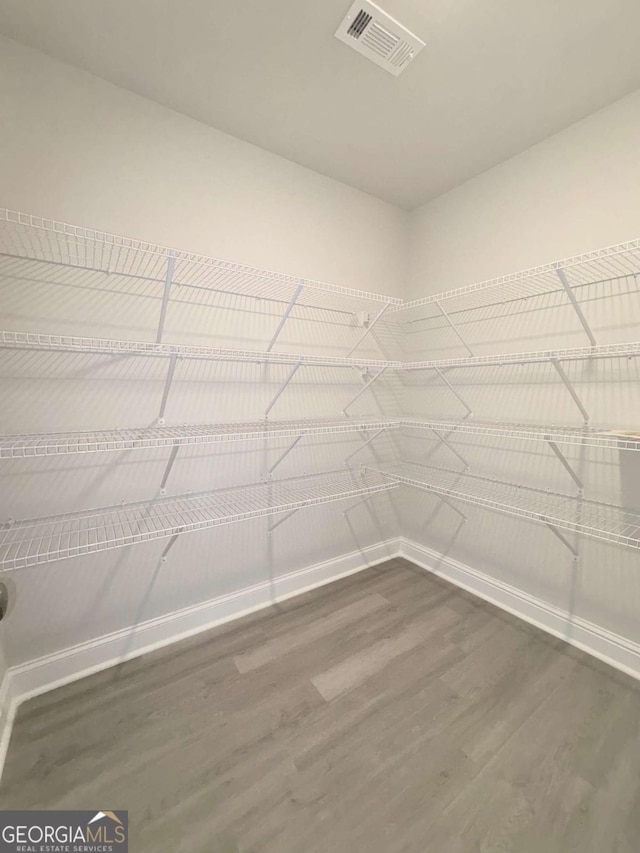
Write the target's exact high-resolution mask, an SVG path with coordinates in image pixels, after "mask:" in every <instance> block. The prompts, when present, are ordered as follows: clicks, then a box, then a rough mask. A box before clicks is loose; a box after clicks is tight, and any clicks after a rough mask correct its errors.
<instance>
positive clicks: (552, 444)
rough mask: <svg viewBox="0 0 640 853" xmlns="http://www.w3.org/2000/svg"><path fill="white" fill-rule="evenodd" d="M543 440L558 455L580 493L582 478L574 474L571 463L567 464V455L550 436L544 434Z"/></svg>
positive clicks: (582, 487)
mask: <svg viewBox="0 0 640 853" xmlns="http://www.w3.org/2000/svg"><path fill="white" fill-rule="evenodd" d="M545 440H546V442H547V444H548V445H549V447H550V448H551V449H552V450H553V452H554V453H555V455H556V456H557V457H558V459H559V460H560V463H561V464H562V466H563V468H565V470H566V471H567V472H568V474H569V476H570V477H571V479H572V480H573V482H574V483H575V484H576V486H577V487H578V491H579V493H580V494H582V493H583V492H584V483H583V482H582V480H581V479H580V477H579V476H578V475H577V474H576V472H575V471H574V470H573V468H572V467H571V465H570V464H569V461H568V459H567V457H566V456H565V455H564V453H563V452H562V451H561V450H560V448H559V447H558V445H557V444H556V443H555V441H553V439H552V438H551V436H546V437H545Z"/></svg>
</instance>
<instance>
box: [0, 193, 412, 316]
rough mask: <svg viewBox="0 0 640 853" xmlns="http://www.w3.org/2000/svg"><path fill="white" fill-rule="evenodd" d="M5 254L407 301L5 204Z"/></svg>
mask: <svg viewBox="0 0 640 853" xmlns="http://www.w3.org/2000/svg"><path fill="white" fill-rule="evenodd" d="M0 255H3V256H5V257H6V258H16V259H23V260H30V261H38V262H41V263H44V264H49V265H57V266H66V267H74V268H80V269H84V270H87V271H91V272H100V273H105V274H108V275H117V276H125V277H128V278H130V279H132V280H137V281H147V282H156V283H157V284H164V282H165V280H166V275H167V268H168V264H169V261H171V264H172V268H173V269H172V283H173V284H175V285H176V286H177V287H185V288H187V287H192V288H196V289H200V290H208V291H212V292H219V293H223V294H227V295H236V296H249V297H254V298H257V299H272V300H274V301H277V302H284V303H285V304H286V303H288V302H289V300H290V299H291V297H292V295H293V293H294V292H295V291H296V289H297V287H298V286H299V285H300V284H303V286H304V298H303V299H301V300H300V301H299V303H298V304H299V305H300V306H306V307H316V308H323V307H330V306H331V305H337V306H340V307H343V308H345V309H347V310H351V311H357V310H361V309H362V308H364V307H366V306H367V305H369V306H371V305H372V304H374V305H375V304H376V303H381V304H387V305H389V306H392V305H399V304H401V303H402V300H401V299H398V298H396V297H391V296H386V295H384V294H380V293H370V292H367V291H364V290H358V289H355V288H351V287H342V286H339V285H335V284H329V283H327V282H323V281H315V280H313V279H306V278H298V277H295V276H291V275H286V274H284V273H278V272H273V271H272V270H264V269H259V268H257V267H251V266H247V265H246V264H237V263H232V262H230V261H226V260H221V259H219V258H211V257H207V256H206V255H200V254H196V253H193V252H183V251H179V250H177V249H171V248H168V247H166V246H158V245H155V244H153V243H148V242H145V241H142V240H135V239H132V238H129V237H122V236H119V235H117V234H109V233H107V232H104V231H96V230H94V229H91V228H83V227H80V226H77V225H69V224H68V223H65V222H56V221H55V220H52V219H45V218H42V217H39V216H32V215H31V214H27V213H20V212H18V211H15V210H8V209H6V208H0ZM52 283H61V282H59V281H56V282H52Z"/></svg>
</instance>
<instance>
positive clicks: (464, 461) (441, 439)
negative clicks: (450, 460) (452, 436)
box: [431, 427, 471, 468]
mask: <svg viewBox="0 0 640 853" xmlns="http://www.w3.org/2000/svg"><path fill="white" fill-rule="evenodd" d="M431 431H432V432H434V433H435V434H436V435H437V436H438V438H439V439H440V441H441V442H442V443H443V444H444V445H445V447H448V448H449V450H450V451H451V452H452V453H453V454H454V455H455V456H457V457H458V459H459V460H460V461H461V462H462V464H463V465H464V466H465V468H470V467H471V466H470V465H469V463H468V462H467V460H466V459H465V458H464V456H463V455H462V453H458V451H457V450H456V449H455V447H454V446H453V445H452V444H451V442H449V441H447V439H446V438H445V437H444V436H443V435H442V433H441V432H440V431H439V430H437V429H433V427H432V428H431Z"/></svg>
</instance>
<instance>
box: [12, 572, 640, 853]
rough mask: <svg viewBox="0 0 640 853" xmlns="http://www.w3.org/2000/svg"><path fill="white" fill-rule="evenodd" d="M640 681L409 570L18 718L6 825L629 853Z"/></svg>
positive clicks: (195, 838)
mask: <svg viewBox="0 0 640 853" xmlns="http://www.w3.org/2000/svg"><path fill="white" fill-rule="evenodd" d="M639 793H640V684H638V683H637V682H635V681H634V680H632V679H631V678H627V677H626V676H623V675H621V674H620V673H618V672H616V671H615V670H612V669H609V668H608V667H606V666H605V665H603V664H600V663H598V662H597V661H595V660H593V659H592V658H590V657H588V656H587V655H584V654H582V653H580V652H578V651H576V650H575V649H572V648H571V647H569V646H567V645H565V644H563V643H562V642H560V641H557V640H555V639H553V638H551V637H549V636H548V635H546V634H543V633H541V632H540V631H538V630H536V629H535V628H532V627H530V626H529V625H527V624H525V623H522V622H520V621H518V620H516V619H514V618H512V617H510V616H508V615H506V614H504V613H502V612H501V611H499V610H497V609H495V608H494V607H492V606H490V605H488V604H486V603H484V602H482V601H480V600H478V599H475V598H472V597H471V596H469V595H467V594H465V593H463V592H461V591H460V590H457V589H456V588H455V587H452V586H450V585H448V584H447V583H445V582H443V581H441V580H439V579H437V578H435V577H433V576H430V575H429V574H427V573H425V572H423V571H421V570H419V569H416V568H414V567H412V566H411V565H410V564H408V563H406V562H404V561H402V560H393V561H390V562H389V563H387V564H385V565H383V566H379V567H376V568H373V569H369V570H368V571H366V572H364V573H362V574H359V575H354V576H352V577H351V578H347V579H345V580H343V581H339V582H337V583H335V584H332V585H330V586H327V587H324V588H322V589H319V590H316V591H314V592H311V593H308V594H306V595H304V596H302V597H300V598H297V599H294V600H291V601H289V602H287V603H285V604H284V605H281V606H279V607H277V608H273V609H272V610H270V611H262V612H261V613H258V614H254V615H253V616H250V617H247V618H245V619H242V620H240V621H238V622H234V623H231V624H229V625H226V626H223V627H221V628H217V629H215V630H213V631H210V632H208V633H206V634H200V635H199V636H197V637H195V638H193V639H191V640H187V641H185V642H182V643H180V644H179V645H175V646H172V647H169V648H167V649H163V650H161V651H159V652H155V653H153V654H150V655H147V656H145V657H143V658H138V659H137V660H133V661H130V662H127V663H125V664H122V665H121V666H119V667H118V668H116V669H111V670H109V671H106V672H103V673H99V674H97V675H94V676H91V677H89V678H86V679H84V680H83V681H80V682H76V683H74V684H71V685H68V686H66V687H63V688H60V689H59V690H56V691H54V692H52V693H49V694H47V695H44V696H42V697H39V698H37V699H33V700H31V701H30V702H27V703H26V704H25V705H23V706H22V707H21V709H20V711H19V714H18V718H17V721H16V724H15V727H14V730H13V737H12V740H11V744H10V748H9V754H8V758H7V764H6V770H5V775H4V778H3V782H2V789H1V795H2V796H1V799H2V807H3V808H22V809H32V808H69V809H74V808H86V809H96V810H97V809H103V810H104V809H128V810H129V824H130V836H131V841H130V848H129V849H130V850H131V851H132V853H142V851H149V853H151V851H153V853H164V851H167V853H198V851H207V853H231V851H245V853H249V851H253V853H400V851H407V853H414V852H415V853H431V851H433V853H471V851H483V853H486V852H487V851H518V853H560V851H574V850H575V851H580V853H591V851H593V853H609V851H610V853H638V851H639V850H640V800H639Z"/></svg>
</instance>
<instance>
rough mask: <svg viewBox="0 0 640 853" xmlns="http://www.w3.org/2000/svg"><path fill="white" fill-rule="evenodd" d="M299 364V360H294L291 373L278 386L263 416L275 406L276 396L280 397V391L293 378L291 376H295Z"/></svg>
mask: <svg viewBox="0 0 640 853" xmlns="http://www.w3.org/2000/svg"><path fill="white" fill-rule="evenodd" d="M301 364H302V362H301V361H298V362H296V364H294V365H293V370H292V371H291V373H290V374H289V375H288V376H287V378H286V379H285V380H284V382H283V383H282V385H281V386H280V388H279V390H278V392H277V393H276V395H275V397H274V398H273V400H272V401H271V402H270V403H269V405H268V406H267V408H266V411H265V413H264V416H265V418H266V417H267V415H268V414H269V412H270V411H271V409H273V407H274V406H275V404H276V403H277V402H278V398H279V397H280V395H281V394H282V392H283V391H284V389H285V388H286V387H287V385H288V384H289V383H290V382H291V380H292V379H293V377H294V376H295V374H296V371H297V369H298V368H299V367H300V365H301Z"/></svg>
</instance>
